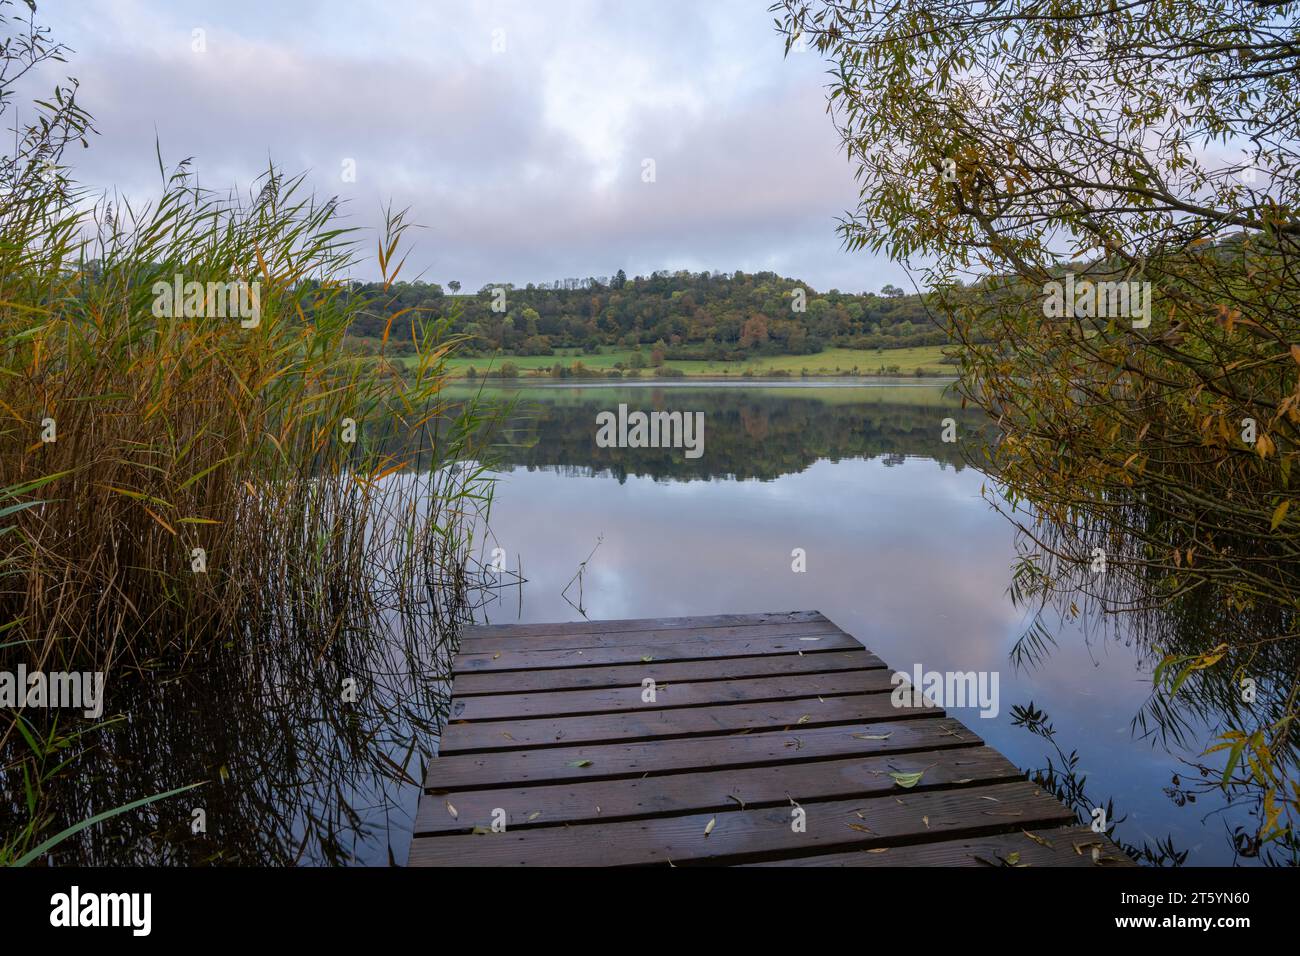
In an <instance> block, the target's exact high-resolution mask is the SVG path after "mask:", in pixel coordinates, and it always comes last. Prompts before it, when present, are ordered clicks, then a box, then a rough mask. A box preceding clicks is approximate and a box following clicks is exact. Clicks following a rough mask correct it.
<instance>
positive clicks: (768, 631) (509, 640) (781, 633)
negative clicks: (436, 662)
mask: <svg viewBox="0 0 1300 956" xmlns="http://www.w3.org/2000/svg"><path fill="white" fill-rule="evenodd" d="M843 633H844V632H843V631H841V630H840V629H839V628H838V627H836V626H835V625H834V624H831V623H830V622H822V621H808V622H806V623H801V624H748V625H743V626H740V627H701V628H694V627H693V628H684V627H682V628H664V629H662V630H655V631H618V632H616V633H614V634H601V633H591V634H553V635H514V634H501V635H497V636H494V637H462V638H461V642H460V649H461V651H462V652H474V653H484V652H495V651H506V650H509V651H562V650H571V649H573V648H577V647H623V646H625V645H627V644H688V643H696V644H711V643H716V642H718V641H759V640H774V639H776V638H778V637H804V636H814V637H815V636H818V635H826V634H843Z"/></svg>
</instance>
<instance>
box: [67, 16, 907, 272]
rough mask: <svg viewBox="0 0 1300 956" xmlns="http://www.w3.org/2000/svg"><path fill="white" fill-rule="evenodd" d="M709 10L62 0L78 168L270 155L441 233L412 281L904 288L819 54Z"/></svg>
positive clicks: (229, 181)
mask: <svg viewBox="0 0 1300 956" xmlns="http://www.w3.org/2000/svg"><path fill="white" fill-rule="evenodd" d="M706 7H707V8H706V9H701V8H700V7H699V6H698V5H695V4H691V3H685V2H683V3H665V4H660V5H655V6H643V5H632V4H621V3H613V2H609V3H603V2H573V3H567V4H564V5H558V4H547V5H545V7H544V9H539V8H538V6H537V5H529V4H522V3H482V4H475V5H473V6H471V7H468V8H466V7H465V6H464V5H456V6H434V7H430V8H425V7H422V6H420V7H417V9H414V10H408V9H405V8H404V7H403V8H401V9H399V8H398V7H397V5H395V4H390V3H378V4H373V5H360V4H355V3H327V2H320V3H316V4H312V5H309V6H307V7H303V8H299V7H296V6H295V7H294V8H293V9H292V10H287V9H286V10H280V9H268V8H267V6H266V5H265V4H247V3H243V2H233V3H230V4H226V5H223V6H222V7H221V8H220V9H219V10H215V11H214V10H212V9H204V8H202V7H201V6H200V5H197V4H192V3H183V4H178V5H170V4H161V3H158V4H153V3H146V2H143V0H121V2H116V3H109V4H104V5H102V6H101V5H96V6H95V7H91V8H81V7H74V6H72V5H71V4H69V3H67V2H54V3H49V4H47V5H46V6H45V7H43V8H42V11H43V16H44V18H45V19H46V21H47V22H48V23H50V25H51V26H52V27H53V28H54V30H55V33H56V35H57V36H58V37H59V38H60V39H67V40H68V42H70V44H71V45H72V46H73V47H74V48H75V49H76V51H77V52H76V54H75V55H74V56H72V57H71V58H70V64H69V66H68V67H64V68H63V70H64V72H71V73H72V74H73V75H75V76H77V77H78V78H79V79H80V80H81V81H82V86H83V90H84V92H83V101H84V104H85V105H86V106H87V107H88V108H89V109H90V111H91V112H92V113H93V114H94V116H95V120H96V126H97V127H98V128H99V130H100V136H99V137H97V139H96V140H95V141H94V143H93V146H92V149H91V150H89V151H86V152H84V153H80V152H79V153H78V155H77V156H75V157H74V163H75V169H76V172H77V175H78V176H79V178H80V179H81V180H82V181H83V182H86V183H89V184H91V185H94V186H96V187H117V188H118V189H119V190H120V191H121V192H123V193H125V194H126V195H128V196H130V197H131V198H132V199H133V200H136V201H138V200H139V199H141V198H146V197H147V196H148V195H149V194H150V193H151V192H153V191H154V190H156V189H157V183H158V174H157V169H156V161H155V159H154V140H155V136H156V137H157V138H158V140H159V141H160V143H161V146H162V149H163V155H164V158H165V159H167V160H168V161H171V162H175V161H178V160H180V159H182V158H185V157H193V158H194V162H195V168H196V169H197V171H198V175H199V178H200V182H201V183H202V184H203V185H205V186H208V187H212V188H222V189H224V188H226V187H228V186H231V185H239V186H242V187H245V188H246V187H247V186H248V184H249V183H250V182H251V181H252V179H253V178H254V177H255V176H257V175H258V174H259V173H260V172H262V171H263V170H264V169H265V168H266V165H267V163H268V161H269V160H271V159H274V161H275V162H276V163H277V164H278V165H280V166H282V167H283V168H285V169H286V170H288V171H302V170H309V171H310V176H309V182H310V184H311V186H312V187H313V188H314V189H315V190H316V191H317V192H318V193H320V194H323V195H328V194H335V193H337V194H338V195H339V196H340V197H341V198H343V199H345V200H347V204H346V206H345V208H346V209H348V210H349V215H350V216H352V217H353V219H354V223H353V224H355V225H361V226H365V227H374V226H376V225H377V224H378V222H379V219H380V209H381V208H382V206H383V205H385V204H386V203H388V202H389V201H391V202H393V203H394V204H395V205H397V206H403V207H409V208H410V209H411V214H412V218H413V219H414V220H415V221H417V222H419V223H422V224H424V225H426V226H427V227H428V228H427V229H426V230H425V231H423V232H422V234H421V236H420V239H419V244H418V246H417V247H416V249H415V250H414V251H413V254H412V256H411V260H410V263H411V265H410V267H409V268H410V269H411V274H412V275H414V274H417V273H421V272H423V273H425V275H426V278H429V279H431V280H436V281H444V282H445V281H446V280H448V279H451V278H457V279H460V280H461V281H462V282H463V283H464V284H465V286H466V287H467V288H478V287H479V286H481V285H483V284H485V283H487V282H489V281H512V282H515V283H518V284H523V283H526V282H529V281H544V280H549V279H553V278H557V277H563V276H587V275H593V274H610V273H612V272H613V271H615V270H616V269H618V268H620V267H621V268H624V269H626V270H627V271H628V272H629V273H632V274H636V273H642V274H644V273H648V272H650V271H653V270H655V269H676V268H691V269H712V270H725V271H730V270H733V269H738V268H739V269H744V270H746V271H753V270H757V269H774V270H776V271H778V272H782V273H784V274H787V275H791V276H796V277H799V278H803V279H805V280H806V281H808V282H810V283H811V284H812V285H813V286H815V287H817V288H821V289H824V288H830V287H838V288H841V289H844V290H846V291H848V290H860V289H863V288H878V287H879V286H880V285H882V284H883V283H884V282H886V281H895V282H897V281H899V280H900V279H901V273H900V271H899V270H898V269H896V268H894V267H891V266H888V265H886V264H884V263H880V262H877V261H874V260H872V259H870V258H868V257H867V256H865V255H863V254H861V253H858V254H852V255H850V254H848V253H845V252H843V251H842V250H841V249H840V248H839V238H838V236H837V235H836V233H835V219H836V217H837V216H838V215H840V214H841V213H843V211H844V210H845V209H848V208H851V207H852V206H853V205H854V204H855V202H856V195H857V191H856V187H855V184H854V181H853V176H852V170H851V168H850V166H849V164H848V162H847V161H846V159H845V158H844V156H843V153H842V150H841V149H840V146H839V142H838V137H837V136H836V134H835V131H834V129H833V128H832V126H831V123H830V120H829V118H828V117H827V116H826V114H825V96H824V90H823V86H824V82H825V78H824V75H823V72H822V71H823V69H824V65H823V64H821V63H819V62H817V61H816V60H815V59H814V57H813V55H812V54H803V55H793V56H791V57H790V58H788V59H783V58H782V49H781V42H780V38H779V37H778V36H777V35H776V34H775V33H774V31H773V30H772V27H771V21H770V19H768V18H767V17H766V16H765V15H762V14H761V11H756V9H755V8H754V6H753V5H752V4H748V3H746V4H743V5H740V4H737V5H723V6H715V5H706ZM195 30H201V31H203V33H202V35H201V36H202V39H203V42H204V44H205V50H204V52H195V51H194V50H193V48H192V47H193V44H194V40H195V36H196V35H195V34H194V31H195ZM494 45H495V47H494ZM53 78H54V77H53V75H52V74H51V75H47V76H46V77H45V78H44V79H45V80H46V81H49V80H52V79H53ZM646 159H652V160H653V161H654V163H655V173H656V176H655V181H654V182H650V183H647V182H644V181H643V180H642V175H641V173H642V162H643V160H646ZM346 160H351V161H353V162H354V163H355V168H356V181H355V182H345V181H343V179H342V177H341V173H342V170H343V164H344V162H345V161H346Z"/></svg>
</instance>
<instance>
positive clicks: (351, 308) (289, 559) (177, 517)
mask: <svg viewBox="0 0 1300 956" xmlns="http://www.w3.org/2000/svg"><path fill="white" fill-rule="evenodd" d="M6 8H10V4H9V3H8V2H7V0H0V36H3V37H4V40H5V42H4V44H3V46H2V47H0V117H4V115H5V113H6V111H7V110H8V108H9V107H10V106H11V98H12V96H13V95H14V86H13V83H14V80H15V79H16V78H17V77H19V76H21V75H23V74H24V73H26V72H28V71H29V70H30V68H31V67H32V66H34V65H36V64H38V63H40V62H41V61H43V60H46V59H51V58H58V57H59V56H60V55H61V48H60V47H58V46H57V45H56V44H53V43H52V42H51V41H49V39H48V35H47V34H45V32H44V31H42V30H40V29H39V28H36V27H34V26H32V25H31V24H29V23H28V22H27V21H23V20H20V19H15V18H14V16H13V13H12V9H6ZM37 109H38V112H37V114H36V118H35V119H34V120H33V122H32V123H31V124H30V125H29V126H27V127H26V128H25V129H23V130H22V131H21V135H20V136H19V137H18V140H17V143H16V145H15V147H14V150H13V153H12V154H10V155H6V156H4V157H2V158H0V670H6V669H7V670H9V671H13V670H14V669H15V668H16V666H17V665H18V664H23V665H25V666H26V667H27V668H28V669H29V670H42V671H46V672H49V671H56V670H74V669H75V670H81V671H86V670H93V671H101V672H104V673H105V674H106V675H107V684H108V692H107V695H106V696H107V698H108V702H109V711H110V712H111V711H112V710H113V697H114V687H115V686H117V685H119V684H120V683H121V682H123V681H140V680H152V679H157V678H159V677H163V676H166V675H174V674H177V673H180V672H183V671H184V670H185V669H186V668H187V667H189V666H191V665H192V664H194V663H195V662H196V661H198V660H200V659H207V658H210V657H211V655H212V654H213V653H215V652H218V651H220V652H222V653H229V652H230V651H231V650H232V649H233V650H235V651H251V650H252V649H259V651H264V650H266V649H268V648H274V647H275V646H276V645H292V646H293V651H294V654H295V655H296V656H301V654H302V652H303V649H304V648H307V649H308V650H309V656H312V657H313V659H315V660H317V661H318V662H320V663H321V666H322V667H327V666H328V661H329V658H330V655H331V648H332V647H334V646H335V645H337V644H339V643H340V642H345V641H347V640H349V639H351V638H354V637H355V636H356V635H358V634H361V633H376V632H378V631H380V630H382V629H384V628H388V627H393V626H395V624H394V622H395V621H396V622H397V624H396V626H399V627H400V626H401V621H403V620H410V619H411V618H412V616H413V615H414V614H416V613H417V612H419V613H421V614H425V615H440V616H442V617H446V618H449V619H451V620H452V621H453V622H454V621H455V619H456V618H457V616H458V615H462V614H463V613H464V612H463V606H464V605H463V600H462V598H463V595H464V593H465V590H466V586H467V573H468V571H467V568H468V566H469V562H470V556H471V554H472V550H473V546H472V536H473V533H474V532H473V528H474V526H475V525H474V521H475V519H477V518H479V517H482V515H483V513H484V512H485V511H486V509H487V506H488V504H489V502H490V497H491V481H490V479H488V478H487V477H486V474H485V469H486V463H485V462H484V461H483V456H482V455H481V454H480V452H481V448H480V446H479V443H480V442H481V441H483V440H485V439H484V436H485V435H486V434H487V432H486V431H485V430H484V429H483V428H482V427H481V426H482V424H483V418H484V415H483V414H482V413H481V412H480V411H479V410H476V409H475V408H474V407H461V408H459V409H458V412H459V414H458V415H455V416H451V415H448V414H447V413H448V407H447V403H446V402H445V401H444V400H443V399H442V397H441V390H442V386H443V384H444V382H445V380H446V378H447V371H448V370H447V364H446V361H447V358H448V356H449V355H450V354H451V353H452V352H453V350H454V349H455V348H456V346H457V344H458V340H457V339H456V338H455V337H453V336H451V335H449V334H448V329H449V326H450V321H451V319H450V318H444V319H442V320H434V319H430V318H428V317H425V316H421V315H418V314H403V313H400V312H399V313H396V314H394V315H393V319H395V320H398V319H400V320H401V322H400V325H401V327H402V328H403V329H404V330H406V333H407V334H410V335H411V336H412V338H413V342H414V346H415V350H416V358H415V360H414V361H412V360H410V359H409V358H407V359H406V360H405V361H400V362H399V361H390V359H389V356H388V355H387V354H385V353H381V354H380V355H378V356H374V357H370V356H368V357H365V358H364V359H363V358H361V357H359V356H357V355H355V354H353V353H352V352H350V351H349V350H348V348H347V347H346V344H345V333H346V331H347V329H348V327H349V326H350V325H351V324H352V323H353V322H354V321H356V320H357V319H358V318H360V317H362V316H366V315H370V314H387V313H388V312H389V311H391V310H390V309H388V308H387V303H386V302H385V301H383V297H384V295H385V294H386V292H387V290H388V289H389V287H390V286H391V284H392V283H393V281H394V280H395V279H396V278H397V276H398V275H399V273H400V272H401V269H402V266H403V262H404V259H403V256H402V252H401V249H402V248H403V242H404V238H405V236H406V234H407V233H408V230H409V228H410V223H409V221H408V219H407V217H406V215H405V214H404V213H402V212H400V211H394V210H391V209H390V210H389V211H388V212H387V214H386V216H385V224H384V227H383V229H382V230H381V234H380V236H379V238H378V241H377V243H376V246H375V253H376V256H377V265H378V271H379V273H380V275H381V276H382V284H381V285H380V286H379V292H378V293H374V294H371V295H370V296H362V295H359V294H357V293H356V291H355V290H354V286H353V285H352V284H351V283H349V282H348V281H346V280H345V279H343V278H342V277H345V276H347V275H348V274H350V273H351V272H352V271H353V270H355V269H357V268H358V267H359V266H360V265H361V263H362V258H363V253H364V252H365V251H366V250H367V247H368V246H369V242H370V240H368V239H364V238H363V235H362V233H360V232H359V231H357V230H355V229H354V228H352V227H350V226H348V225H347V223H346V222H345V221H344V219H343V217H342V216H341V213H340V208H339V204H338V202H337V201H335V200H333V199H328V200H324V201H322V200H320V199H318V198H317V197H316V196H314V195H312V194H311V193H310V191H309V189H308V186H307V184H306V182H305V180H304V178H303V177H288V176H285V175H284V174H283V173H282V172H281V171H280V170H279V169H277V168H275V167H274V166H271V167H268V169H267V170H266V172H265V173H264V174H263V175H262V176H261V177H260V178H259V179H258V181H257V182H255V183H254V184H253V186H252V187H251V188H250V189H248V190H246V191H244V192H230V193H226V194H218V193H215V192H212V191H210V190H205V189H200V188H199V187H198V186H197V184H196V182H195V177H194V176H193V175H192V174H191V171H190V167H189V164H188V163H187V162H182V163H180V164H179V165H178V166H176V167H174V168H171V169H169V168H167V167H166V166H165V164H164V162H163V159H162V156H161V152H160V151H159V156H158V172H159V180H160V183H159V190H158V197H157V198H156V199H155V200H153V201H151V202H149V203H147V204H145V205H143V206H136V205H133V204H132V203H130V202H127V201H118V200H116V199H115V198H114V197H112V196H102V197H99V198H95V197H92V196H90V195H88V194H87V192H86V191H85V190H84V189H83V188H81V187H80V186H78V185H77V184H76V183H75V182H74V181H73V180H72V179H71V178H70V176H69V170H68V168H67V167H66V166H65V165H64V163H63V153H64V150H65V149H66V148H68V147H69V146H71V145H73V144H76V143H78V142H85V141H86V140H87V138H88V137H89V136H91V135H92V134H93V128H92V126H91V122H90V118H89V117H88V116H87V115H86V114H85V113H84V112H83V111H82V110H81V109H80V107H79V106H77V104H76V84H75V83H70V84H69V85H67V86H64V87H61V88H60V89H58V90H56V91H55V94H54V96H52V97H48V98H46V100H44V101H42V103H41V104H38V107H37ZM190 283H199V284H200V285H199V286H198V287H194V286H190V285H189V284H190ZM210 283H211V284H212V285H210ZM177 288H180V289H181V291H182V293H183V295H182V297H181V298H180V299H179V300H178V299H177V297H176V296H175V295H174V292H175V290H176V289H177ZM195 288H198V289H200V290H201V294H199V295H197V296H192V295H190V294H189V291H190V290H193V289H195ZM227 292H231V293H233V295H230V296H227V294H226V293H227ZM232 312H233V314H232ZM387 341H388V338H387V336H385V343H386V345H387ZM268 679H269V678H268ZM123 696H129V695H123ZM65 723H66V721H65ZM51 734H53V735H54V737H51ZM90 736H93V735H90ZM84 737H85V734H83V732H81V731H78V730H68V729H65V728H62V727H59V728H57V729H56V721H55V719H54V718H53V717H51V716H50V715H49V714H48V713H39V712H36V711H33V710H32V709H31V708H27V709H26V711H23V710H22V708H18V709H15V710H11V711H4V710H0V783H3V784H6V790H5V792H4V797H5V798H6V799H4V800H3V801H0V802H4V803H9V804H10V805H13V806H16V808H17V809H19V810H20V811H23V815H24V816H25V818H26V820H27V822H26V823H25V824H24V829H23V830H22V831H21V832H17V833H16V835H15V834H4V833H0V860H4V859H6V858H9V859H13V858H14V857H16V856H18V855H19V854H20V851H22V850H23V849H24V848H28V849H29V848H30V847H31V845H32V842H33V841H34V840H35V839H36V838H37V837H38V836H39V835H40V834H41V832H42V831H43V830H45V829H46V828H47V825H48V824H50V823H51V820H49V819H47V818H46V817H44V816H43V815H42V814H43V811H42V809H41V808H42V806H43V805H44V798H45V796H46V793H45V789H44V781H45V780H46V779H47V777H46V770H47V769H48V767H47V764H48V759H49V752H48V748H46V747H45V746H44V745H43V744H41V743H40V742H41V741H47V740H51V739H58V740H63V741H65V744H64V745H63V746H64V748H68V747H73V748H74V749H75V746H76V745H75V744H70V743H66V742H67V741H78V740H82V739H83V738H84ZM33 741H35V742H36V743H35V744H34V743H33ZM91 745H92V746H93V744H91ZM56 749H58V748H56ZM55 763H56V764H57V763H58V761H55ZM5 778H7V780H6V779H5ZM16 780H22V781H23V783H22V784H21V785H18V784H15V783H14V781H16ZM138 796H142V797H143V796H146V795H144V794H141V795H138Z"/></svg>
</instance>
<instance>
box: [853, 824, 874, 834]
mask: <svg viewBox="0 0 1300 956" xmlns="http://www.w3.org/2000/svg"><path fill="white" fill-rule="evenodd" d="M847 826H848V828H849V829H850V830H857V831H858V832H860V833H870V834H872V835H873V836H874V835H875V832H876V831H875V830H873V829H871V827H869V826H864V825H863V824H861V823H850V824H847Z"/></svg>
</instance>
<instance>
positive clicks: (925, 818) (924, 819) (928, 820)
mask: <svg viewBox="0 0 1300 956" xmlns="http://www.w3.org/2000/svg"><path fill="white" fill-rule="evenodd" d="M921 822H922V823H924V824H925V828H926V829H927V830H928V829H930V818H929V817H921Z"/></svg>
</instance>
